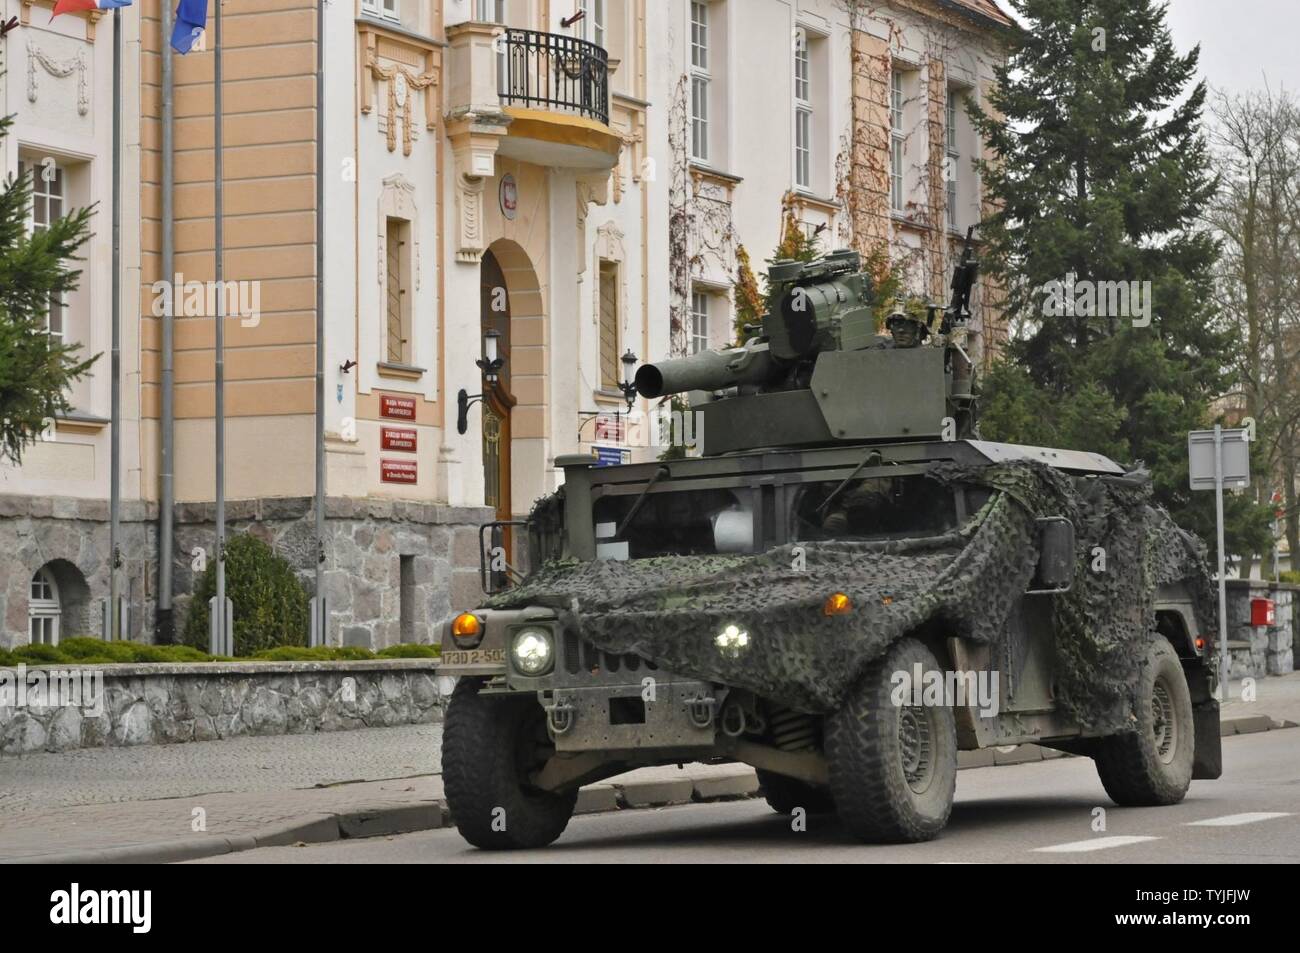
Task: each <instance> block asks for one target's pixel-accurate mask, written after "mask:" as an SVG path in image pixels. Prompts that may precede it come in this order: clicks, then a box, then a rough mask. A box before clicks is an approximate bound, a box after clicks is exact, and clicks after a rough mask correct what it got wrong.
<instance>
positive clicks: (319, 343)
mask: <svg viewBox="0 0 1300 953" xmlns="http://www.w3.org/2000/svg"><path fill="white" fill-rule="evenodd" d="M316 11H317V12H316V500H315V509H316V513H315V528H316V550H317V551H316V590H315V595H314V597H313V598H314V605H315V608H316V611H315V613H313V618H315V619H316V624H315V625H314V627H313V631H312V633H311V639H310V643H311V644H312V645H327V644H328V643H329V611H328V609H327V608H326V602H325V0H317V4H316Z"/></svg>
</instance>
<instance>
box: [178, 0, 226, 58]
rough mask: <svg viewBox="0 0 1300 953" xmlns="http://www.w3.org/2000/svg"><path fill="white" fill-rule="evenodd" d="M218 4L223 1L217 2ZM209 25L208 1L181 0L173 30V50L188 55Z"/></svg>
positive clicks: (218, 0)
mask: <svg viewBox="0 0 1300 953" xmlns="http://www.w3.org/2000/svg"><path fill="white" fill-rule="evenodd" d="M217 2H218V3H220V2H221V0H217ZM207 25H208V0H180V3H178V4H177V5H176V26H175V28H174V29H173V30H172V49H173V50H175V51H176V52H177V53H182V54H184V53H188V52H189V51H190V49H191V48H193V46H194V44H195V43H197V42H198V39H199V36H200V35H201V34H202V33H203V30H204V28H205V27H206V26H207Z"/></svg>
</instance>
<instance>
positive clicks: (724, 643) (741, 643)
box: [713, 625, 749, 658]
mask: <svg viewBox="0 0 1300 953" xmlns="http://www.w3.org/2000/svg"><path fill="white" fill-rule="evenodd" d="M713 644H714V645H716V646H717V647H718V651H719V652H721V653H722V654H723V655H728V656H731V657H732V658H735V657H736V656H738V655H740V653H741V652H743V651H745V649H747V648H749V633H748V632H746V631H745V630H744V629H742V628H740V627H739V626H736V625H729V626H727V627H726V628H725V629H723V630H722V631H721V632H719V633H718V636H717V638H715V639H714V640H713Z"/></svg>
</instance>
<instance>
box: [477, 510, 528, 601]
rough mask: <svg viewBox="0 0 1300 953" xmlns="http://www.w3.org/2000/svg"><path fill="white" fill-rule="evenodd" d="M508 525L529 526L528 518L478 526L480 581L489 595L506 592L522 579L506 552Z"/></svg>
mask: <svg viewBox="0 0 1300 953" xmlns="http://www.w3.org/2000/svg"><path fill="white" fill-rule="evenodd" d="M507 526H520V527H527V526H528V520H498V521H496V522H494V523H484V524H483V525H481V526H480V527H479V528H478V567H479V583H480V584H481V585H482V588H483V592H484V593H486V594H487V595H489V596H493V595H496V594H497V593H498V592H504V591H505V590H506V589H509V588H511V587H512V586H514V585H516V584H517V583H518V582H519V580H520V575H519V572H518V571H517V570H516V569H515V567H514V566H512V565H510V562H509V560H508V557H507V554H506V534H505V528H506V527H507Z"/></svg>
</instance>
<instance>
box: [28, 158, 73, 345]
mask: <svg viewBox="0 0 1300 953" xmlns="http://www.w3.org/2000/svg"><path fill="white" fill-rule="evenodd" d="M29 167H30V168H31V171H32V204H31V207H30V208H29V209H28V211H27V232H28V234H29V235H35V234H36V233H37V232H41V231H44V230H45V229H46V228H48V227H49V225H50V222H52V221H54V220H55V219H59V218H62V217H63V216H64V215H66V214H68V208H67V203H68V170H67V167H66V166H62V165H59V164H58V163H57V162H55V163H54V166H53V168H54V184H55V185H56V186H57V188H58V194H57V195H56V194H55V192H54V186H52V185H51V183H49V182H46V181H45V174H44V170H45V164H44V163H43V162H32V161H31V160H30V159H20V160H19V162H18V174H19V175H22V174H23V173H24V172H25V171H26V170H27V169H28V168H29ZM38 200H40V201H41V207H42V208H43V213H42V215H41V216H39V217H38V216H37V214H36V209H37V207H38V205H37V202H38ZM45 331H46V333H47V334H48V335H49V336H50V338H51V340H54V341H56V342H57V343H59V344H63V343H64V342H65V341H66V340H67V331H68V297H67V295H63V294H52V295H50V306H49V309H48V310H47V311H46V313H45Z"/></svg>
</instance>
